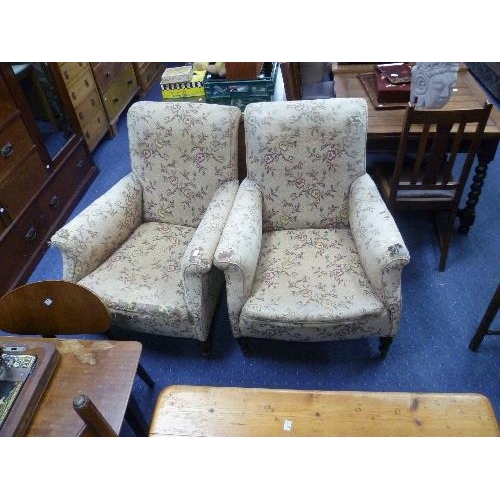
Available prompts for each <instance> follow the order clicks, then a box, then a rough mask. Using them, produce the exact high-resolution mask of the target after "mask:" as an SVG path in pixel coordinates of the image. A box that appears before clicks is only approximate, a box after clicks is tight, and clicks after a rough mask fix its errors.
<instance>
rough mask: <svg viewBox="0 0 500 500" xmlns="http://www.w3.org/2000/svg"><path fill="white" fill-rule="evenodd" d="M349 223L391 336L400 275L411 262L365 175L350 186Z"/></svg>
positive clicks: (396, 317) (398, 303) (398, 304)
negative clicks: (388, 319)
mask: <svg viewBox="0 0 500 500" xmlns="http://www.w3.org/2000/svg"><path fill="white" fill-rule="evenodd" d="M349 224H350V227H351V231H352V235H353V239H354V242H355V244H356V248H357V250H358V254H359V257H360V260H361V264H362V266H363V269H364V270H365V272H366V275H367V276H368V279H369V280H370V283H371V284H372V286H373V287H374V289H375V291H376V292H377V294H378V295H379V297H380V299H381V300H382V301H383V302H384V304H385V305H386V306H387V308H388V309H389V311H390V312H391V316H392V322H393V329H392V330H393V333H394V332H396V331H397V328H398V326H399V316H400V309H401V272H402V269H403V267H404V266H406V265H407V264H408V262H409V261H410V254H409V253H408V250H407V248H406V246H405V244H404V241H403V238H402V236H401V233H400V232H399V229H398V227H397V226H396V223H395V222H394V219H393V217H392V215H391V213H390V212H389V210H388V208H387V206H386V204H385V203H384V200H383V199H382V197H381V196H380V194H379V192H378V190H377V187H376V186H375V183H374V182H373V180H372V179H371V177H370V176H369V175H368V174H363V175H362V176H361V177H359V178H358V179H356V180H355V181H354V182H353V183H352V185H351V190H350V193H349Z"/></svg>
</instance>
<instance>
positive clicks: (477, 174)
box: [457, 138, 498, 234]
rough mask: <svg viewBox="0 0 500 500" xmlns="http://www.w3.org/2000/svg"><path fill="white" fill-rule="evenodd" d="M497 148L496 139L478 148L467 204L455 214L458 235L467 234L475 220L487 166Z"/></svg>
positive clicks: (489, 140) (484, 140)
mask: <svg viewBox="0 0 500 500" xmlns="http://www.w3.org/2000/svg"><path fill="white" fill-rule="evenodd" d="M497 146H498V139H497V138H494V139H483V142H482V144H481V146H480V148H479V151H478V153H477V160H478V163H477V166H476V169H475V171H474V177H473V178H472V184H471V187H470V190H469V194H468V195H467V202H466V203H465V207H464V208H461V209H459V210H458V212H457V216H458V218H459V219H460V226H459V227H458V232H459V233H460V234H468V232H469V229H470V228H471V226H472V224H474V219H475V218H476V210H475V208H476V205H477V202H478V201H479V196H480V194H481V190H482V188H483V184H484V179H485V177H486V173H487V172H488V164H489V163H490V162H491V161H493V159H494V158H495V153H496V150H497Z"/></svg>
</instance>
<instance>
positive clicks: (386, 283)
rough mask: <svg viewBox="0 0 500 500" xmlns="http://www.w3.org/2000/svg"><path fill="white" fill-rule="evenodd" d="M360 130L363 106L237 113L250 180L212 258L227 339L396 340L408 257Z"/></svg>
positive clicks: (354, 102) (332, 102)
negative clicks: (222, 284)
mask: <svg viewBox="0 0 500 500" xmlns="http://www.w3.org/2000/svg"><path fill="white" fill-rule="evenodd" d="M366 121H367V113H366V103H365V102H364V101H363V100H362V99H329V100H314V101H293V102H284V103H258V104H249V105H248V106H247V107H246V109H245V134H246V142H247V171H248V177H247V179H245V180H244V181H243V183H242V184H241V186H240V188H239V191H238V194H237V196H236V200H235V202H234V205H233V208H232V209H231V213H230V215H229V218H228V221H227V224H226V227H225V229H224V232H223V235H222V237H221V240H220V243H219V246H218V248H217V250H216V252H215V258H214V263H215V265H216V266H217V267H219V268H220V269H222V270H224V273H225V276H226V288H227V296H228V310H229V315H230V320H231V327H232V331H233V334H234V336H236V337H241V336H243V337H261V338H274V339H281V340H299V341H323V340H343V339H353V338H364V337H371V336H377V337H390V336H394V335H395V334H396V333H397V330H398V325H399V317H400V304H401V288H400V283H401V270H402V267H403V266H404V265H405V264H406V263H407V262H408V259H409V256H408V251H407V250H406V247H405V246H404V242H403V240H402V238H401V235H400V233H399V231H398V229H397V227H396V225H395V223H394V221H393V219H392V217H391V215H390V213H389V212H388V210H387V208H386V207H385V205H384V203H383V201H382V199H381V198H380V195H379V194H378V191H377V190H376V188H375V186H374V184H373V182H372V181H371V179H370V178H369V176H368V175H367V174H366V173H365V150H366Z"/></svg>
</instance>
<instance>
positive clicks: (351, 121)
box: [245, 99, 367, 231]
mask: <svg viewBox="0 0 500 500" xmlns="http://www.w3.org/2000/svg"><path fill="white" fill-rule="evenodd" d="M366 116H367V108H366V102H365V101H364V99H317V100H314V101H291V102H272V103H271V104H270V103H266V102H262V103H255V104H252V106H250V107H247V108H245V136H246V144H247V172H248V178H249V179H250V180H252V181H254V182H255V183H256V184H257V185H258V186H259V187H260V189H261V192H262V197H263V204H262V207H263V208H262V218H263V228H264V231H273V230H280V229H305V228H308V227H317V228H324V227H349V221H348V213H349V210H348V203H349V200H348V195H349V187H350V185H351V183H352V181H353V180H354V179H356V178H357V177H359V176H360V175H362V174H363V173H364V172H365V149H366V148H365V144H366Z"/></svg>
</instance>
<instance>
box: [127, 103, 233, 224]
mask: <svg viewBox="0 0 500 500" xmlns="http://www.w3.org/2000/svg"><path fill="white" fill-rule="evenodd" d="M240 116H241V112H240V110H239V109H238V108H236V107H234V106H214V105H213V104H204V103H188V102H176V103H161V102H144V101H141V102H137V103H135V104H133V105H132V106H131V107H130V110H129V112H128V131H129V143H130V158H131V161H132V171H133V172H135V173H136V175H137V176H138V178H139V179H140V181H141V184H142V187H143V204H144V205H143V218H144V221H145V222H148V221H156V222H166V223H169V224H180V225H185V226H191V227H197V226H198V224H199V223H200V221H201V218H202V217H203V214H204V213H205V211H206V209H207V207H208V204H209V203H210V200H211V199H212V196H213V195H214V193H215V191H216V190H217V188H218V187H219V186H220V185H221V184H223V183H224V182H227V181H230V180H232V179H237V178H238V172H237V169H238V164H237V160H238V149H237V143H238V126H239V121H240ZM202 179H203V181H201V180H202Z"/></svg>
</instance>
